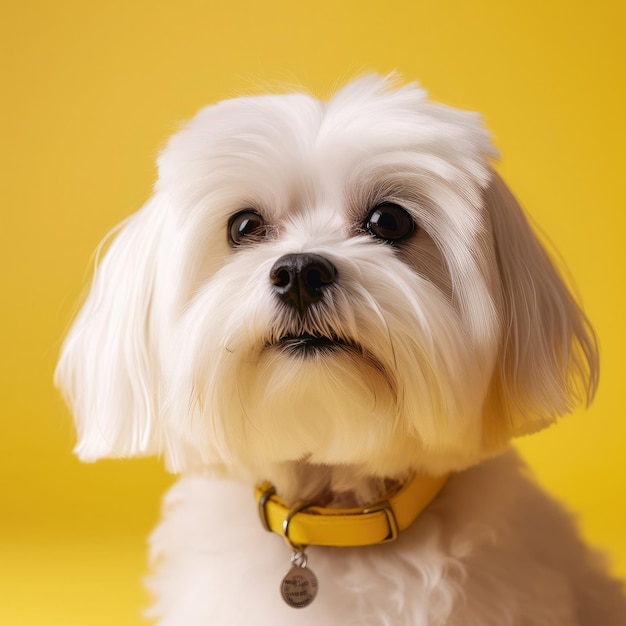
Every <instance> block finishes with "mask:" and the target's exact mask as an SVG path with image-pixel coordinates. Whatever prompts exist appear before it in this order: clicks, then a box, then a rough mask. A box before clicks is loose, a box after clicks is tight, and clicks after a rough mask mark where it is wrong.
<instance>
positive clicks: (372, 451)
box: [56, 77, 626, 626]
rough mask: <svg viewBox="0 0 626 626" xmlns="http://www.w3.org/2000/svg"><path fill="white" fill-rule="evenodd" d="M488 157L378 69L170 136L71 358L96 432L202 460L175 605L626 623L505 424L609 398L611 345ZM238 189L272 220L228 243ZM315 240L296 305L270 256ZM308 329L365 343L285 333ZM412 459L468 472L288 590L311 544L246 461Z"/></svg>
mask: <svg viewBox="0 0 626 626" xmlns="http://www.w3.org/2000/svg"><path fill="white" fill-rule="evenodd" d="M494 156H495V151H494V149H493V148H492V147H491V145H490V142H489V136H488V134H487V132H486V131H485V130H484V128H483V126H482V123H481V119H480V117H479V116H477V115H475V114H471V113H466V112H461V111H457V110H454V109H451V108H448V107H445V106H442V105H439V104H434V103H431V102H429V101H427V100H426V99H425V94H424V92H423V91H421V90H420V89H419V88H417V87H416V86H415V85H408V86H404V87H397V86H395V85H393V84H392V81H390V80H389V79H380V78H378V77H366V78H363V79H360V80H357V81H355V82H353V83H351V84H349V85H348V86H347V87H345V88H344V89H342V90H341V91H339V92H338V93H337V94H336V95H335V96H334V97H333V98H332V99H331V100H330V101H329V102H320V101H318V100H316V99H314V98H312V97H310V96H308V95H303V94H292V95H280V96H275V95H269V96H261V97H253V98H240V99H236V100H230V101H226V102H222V103H219V104H217V105H215V106H211V107H208V108H206V109H204V110H203V111H201V112H200V113H199V114H198V115H197V116H196V118H195V119H193V120H192V121H191V122H190V123H189V124H188V125H186V126H185V127H184V128H183V129H181V130H180V131H179V132H178V133H177V134H176V135H175V136H174V137H173V138H172V139H171V140H170V142H169V144H168V145H167V147H166V149H165V150H164V151H163V153H162V155H161V156H160V158H159V179H158V182H157V184H156V188H155V192H154V195H153V197H152V198H151V199H150V200H149V201H148V203H147V204H146V205H145V206H144V208H143V209H142V210H141V211H139V212H138V213H136V214H135V215H133V216H131V217H130V218H129V219H128V220H127V221H126V222H125V223H124V224H122V225H121V227H120V229H119V230H118V232H117V233H116V235H115V238H114V240H113V241H112V243H111V245H110V247H109V249H108V250H107V252H106V254H105V256H104V258H103V260H102V262H101V263H100V264H99V266H98V268H97V270H96V273H95V276H94V280H93V286H92V289H91V293H90V295H89V296H88V298H87V301H86V302H85V304H84V306H83V308H82V310H81V312H80V314H79V315H78V317H77V319H76V321H75V323H74V326H73V327H72V329H71V331H70V333H69V335H68V337H67V339H66V343H65V345H64V348H63V351H62V355H61V359H60V362H59V365H58V369H57V375H56V380H57V384H58V385H59V386H60V387H61V388H62V390H63V391H64V393H65V396H66V398H67V400H68V403H69V404H70V406H71V408H72V410H73V413H74V416H75V419H76V424H77V429H78V435H79V440H78V445H77V449H76V450H77V453H78V455H79V456H80V458H82V459H84V460H88V461H91V460H95V459H98V458H101V457H107V456H129V455H138V454H153V453H159V454H161V455H163V456H164V458H165V460H166V463H167V466H168V467H169V468H170V469H171V470H172V471H175V472H185V474H186V475H185V476H184V477H183V478H182V479H181V481H180V482H179V483H178V484H177V485H176V486H175V487H174V488H173V489H172V491H171V492H170V494H169V495H168V497H167V499H166V506H165V513H164V521H163V523H162V525H161V526H160V527H159V528H158V529H157V530H156V532H155V533H154V535H153V538H152V547H153V554H154V558H155V562H156V565H155V568H156V574H155V575H154V577H153V578H152V580H151V587H152V588H153V589H154V590H155V593H156V596H157V599H156V602H155V605H154V607H153V615H155V616H157V617H159V620H160V621H159V624H161V625H162V626H166V625H167V626H181V625H183V624H184V625H185V626H208V625H211V626H216V625H229V626H231V625H232V624H238V625H239V624H240V625H245V624H268V625H269V624H271V625H273V626H279V625H281V624H290V625H291V624H300V625H307V624H337V625H339V624H341V625H347V624H359V625H370V624H371V625H374V624H377V625H383V624H385V625H387V624H393V625H404V624H407V625H409V624H410V625H425V626H426V625H428V626H435V625H440V624H441V625H443V624H445V625H447V626H457V625H459V626H461V625H462V626H472V625H474V624H476V625H491V624H493V625H498V626H501V625H504V624H506V625H511V626H517V625H519V626H522V625H524V626H550V625H552V624H554V625H555V626H556V625H559V626H563V625H572V626H574V625H581V626H582V625H592V624H593V625H594V626H595V625H598V624H603V625H604V626H610V625H612V624H615V625H617V624H623V623H624V620H626V609H625V605H624V601H623V599H622V597H621V589H620V585H619V584H618V583H617V582H614V581H612V580H610V579H609V578H608V577H607V576H605V575H604V574H602V572H601V568H600V566H599V565H597V564H596V563H595V559H594V557H593V556H592V554H591V553H589V552H588V551H587V550H586V549H585V548H584V546H583V545H582V544H581V543H580V541H579V540H578V539H577V537H576V534H575V532H574V531H573V527H572V525H571V523H570V521H569V520H568V518H567V516H566V515H565V514H563V513H562V512H561V511H560V510H559V509H558V507H557V506H556V505H555V504H554V503H552V502H551V501H550V500H549V499H548V498H547V497H546V496H545V495H543V494H542V493H541V492H540V491H539V490H538V489H537V487H535V486H534V484H533V483H532V481H530V480H529V479H528V478H527V477H526V476H525V474H524V471H523V470H522V468H521V467H520V463H519V461H518V460H517V459H516V458H515V457H514V455H513V454H512V453H511V452H507V451H506V450H507V448H508V445H509V441H510V439H511V437H514V436H517V435H521V434H526V433H530V432H534V431H536V430H539V429H541V428H543V427H545V426H547V425H549V424H551V423H552V422H554V421H555V420H556V418H557V417H558V416H560V415H562V414H564V413H567V412H569V411H571V410H572V408H573V407H575V406H576V405H577V404H578V403H579V402H581V401H582V402H585V401H589V400H590V399H591V397H592V396H593V393H594V391H595V387H596V384H597V355H596V346H595V339H594V336H593V332H592V330H591V328H590V326H589V324H588V322H587V320H586V318H585V316H584V314H583V313H582V311H581V310H580V308H579V307H578V305H577V304H576V302H575V300H574V299H573V298H572V296H571V295H570V293H569V292H568V290H567V288H566V287H565V285H564V284H563V282H562V280H561V278H560V277H559V275H558V273H557V271H556V270H555V268H554V266H553V264H552V263H551V261H550V259H549V257H548V256H547V254H546V253H545V251H544V250H543V248H542V246H541V245H540V243H539V242H538V240H537V239H536V237H535V235H534V234H533V232H532V230H531V228H530V227H529V225H528V223H527V221H526V219H525V218H524V216H523V214H522V212H521V210H520V208H519V206H518V204H517V202H516V201H515V199H514V198H513V197H512V195H511V194H510V192H509V191H508V189H507V188H506V186H505V185H504V183H503V182H502V181H501V180H500V179H499V177H498V176H497V174H496V173H495V172H494V170H493V169H492V167H491V165H490V159H491V158H492V157H494ZM383 202H392V203H394V204H396V205H400V206H402V207H403V208H404V209H405V210H406V211H407V212H408V213H409V214H410V215H411V217H412V219H413V221H414V222H415V224H416V225H417V230H416V231H415V232H414V234H413V235H412V236H411V237H409V238H408V239H407V240H406V241H403V242H401V243H399V244H397V245H391V244H389V243H386V242H383V241H380V240H377V239H376V238H375V237H373V236H372V235H371V234H370V233H369V232H367V230H366V229H365V228H364V220H365V219H366V216H367V214H368V213H369V211H370V210H371V209H372V208H374V207H376V206H377V205H379V204H380V203H383ZM242 209H251V210H254V211H256V212H257V213H259V214H260V215H262V216H263V219H264V221H265V227H264V230H263V231H262V233H259V236H258V237H255V238H252V240H251V241H249V242H248V243H245V242H244V244H243V245H240V246H231V245H229V242H228V236H227V229H228V223H229V219H230V218H231V216H232V215H234V214H236V213H237V212H238V211H241V210H242ZM293 253H314V254H317V255H321V256H323V257H324V258H325V259H327V260H328V261H329V262H330V263H332V265H333V266H334V267H335V268H336V271H337V279H336V280H335V281H334V282H333V283H332V285H330V286H329V287H328V288H327V289H325V290H324V297H323V298H322V299H321V300H320V301H319V302H315V303H314V304H313V305H312V306H311V307H309V308H308V309H307V310H306V312H305V313H304V314H302V315H297V314H296V312H295V310H294V309H293V308H292V307H290V306H288V305H286V304H285V303H284V302H282V301H281V300H280V299H279V298H278V297H277V296H276V293H275V290H274V289H273V286H272V284H271V282H270V279H269V276H270V270H271V268H272V266H273V265H274V263H275V262H276V261H277V260H278V259H279V258H281V257H282V256H283V255H286V254H293ZM304 333H306V334H309V335H316V336H324V337H333V338H340V339H342V340H344V341H346V342H349V344H350V345H351V346H353V347H352V348H350V349H339V350H333V351H327V350H314V351H302V352H301V353H296V352H294V351H292V350H286V349H284V346H282V344H281V343H280V341H281V338H284V337H285V336H292V335H302V334H304ZM416 470H417V471H422V472H427V473H430V474H434V475H437V474H440V473H444V472H449V471H453V472H455V474H454V476H453V478H452V479H451V480H450V481H449V482H448V484H447V485H446V487H445V488H444V491H443V492H442V493H441V494H440V496H439V497H438V499H437V500H436V501H435V502H434V503H433V504H432V505H431V506H430V507H429V508H428V509H427V511H426V512H425V513H423V514H422V516H420V518H419V519H418V520H417V522H416V523H415V524H414V525H413V526H412V527H411V528H410V529H409V530H407V531H405V532H404V533H403V534H402V535H401V537H400V538H399V540H398V541H397V542H395V543H393V544H387V545H382V546H377V547H372V548H355V549H339V548H310V551H309V554H310V563H311V566H312V568H313V569H314V570H315V572H316V574H317V575H318V578H319V580H320V594H319V596H318V598H317V600H316V601H315V602H314V604H313V605H312V606H311V607H309V608H307V609H302V610H299V611H296V610H294V609H291V608H289V607H287V606H286V605H283V603H282V600H281V599H280V597H279V593H278V591H277V586H278V583H279V581H280V579H281V578H282V575H283V574H284V571H285V569H286V568H287V566H288V557H289V553H288V550H287V548H286V546H285V545H284V543H283V542H282V540H281V539H280V538H278V537H277V536H274V535H270V534H268V533H266V532H265V531H263V529H262V528H261V526H260V523H259V521H258V518H257V514H256V510H255V504H254V501H253V498H252V491H251V487H252V485H254V484H255V483H257V482H259V481H261V480H265V479H269V480H271V481H272V482H273V483H274V484H275V485H276V488H277V490H278V493H279V494H280V495H281V496H282V497H283V498H284V499H285V500H287V501H288V502H295V501H299V500H304V499H315V498H316V496H317V497H319V496H320V494H324V498H325V500H328V499H329V497H330V500H331V505H333V504H334V505H337V506H341V505H353V504H367V503H371V502H375V501H376V500H377V499H379V498H380V497H381V496H382V495H384V489H385V487H384V484H385V479H394V480H403V479H404V478H405V477H406V476H407V475H409V474H410V473H411V472H413V471H416ZM329 494H330V495H329Z"/></svg>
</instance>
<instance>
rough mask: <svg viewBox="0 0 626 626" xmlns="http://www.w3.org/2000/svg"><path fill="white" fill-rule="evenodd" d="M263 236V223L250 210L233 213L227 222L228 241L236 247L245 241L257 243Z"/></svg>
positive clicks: (261, 219) (256, 214)
mask: <svg viewBox="0 0 626 626" xmlns="http://www.w3.org/2000/svg"><path fill="white" fill-rule="evenodd" d="M264 235H265V221H264V219H263V217H262V216H261V215H259V214H258V213H257V212H256V211H252V210H251V209H246V210H245V211H239V213H235V215H233V216H232V217H231V218H230V220H229V221H228V241H229V243H230V245H231V246H238V245H240V244H242V243H244V242H245V241H244V240H247V241H258V240H259V239H261V238H263V236H264Z"/></svg>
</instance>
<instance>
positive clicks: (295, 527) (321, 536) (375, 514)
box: [255, 474, 448, 549]
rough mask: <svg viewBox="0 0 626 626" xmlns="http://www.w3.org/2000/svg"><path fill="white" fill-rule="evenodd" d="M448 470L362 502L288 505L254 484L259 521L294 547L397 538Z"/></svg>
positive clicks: (349, 544)
mask: <svg viewBox="0 0 626 626" xmlns="http://www.w3.org/2000/svg"><path fill="white" fill-rule="evenodd" d="M447 480H448V475H444V476H438V477H433V476H427V475H425V474H416V475H414V476H413V477H412V478H411V480H409V481H408V482H407V483H406V484H405V485H404V486H403V487H402V488H400V489H399V490H398V491H396V492H395V493H392V494H389V495H388V496H387V498H386V499H384V500H382V501H381V502H378V503H376V504H373V505H371V506H366V507H360V508H359V507H357V508H349V509H333V508H327V507H321V506H314V505H309V504H301V505H297V506H296V507H294V508H289V507H288V506H287V505H286V504H285V503H284V502H283V501H282V500H281V499H280V498H279V497H278V496H277V495H275V494H276V492H275V489H274V487H273V486H272V485H271V484H270V483H268V482H265V483H261V484H260V485H257V487H256V489H255V498H256V501H257V504H258V507H259V515H260V517H261V523H262V524H263V526H264V527H265V529H266V530H268V531H271V532H275V533H277V534H279V535H281V536H282V537H284V538H285V539H286V540H287V542H288V543H289V544H290V545H291V546H292V547H293V548H294V549H300V548H301V547H303V546H310V545H313V546H337V547H354V546H371V545H375V544H378V543H386V542H389V541H393V540H394V539H396V537H397V536H398V534H399V533H400V532H401V531H403V530H405V529H406V528H408V527H409V526H410V525H411V524H412V523H413V522H414V521H415V520H416V518H417V516H418V515H419V514H420V513H421V512H422V511H423V510H424V509H425V508H426V507H427V506H428V505H429V504H430V503H431V502H432V501H433V500H434V499H435V497H436V496H437V494H438V493H439V492H440V491H441V489H442V488H443V486H444V485H445V483H446V481H447Z"/></svg>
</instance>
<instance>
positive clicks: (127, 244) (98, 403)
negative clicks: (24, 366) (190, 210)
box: [55, 199, 164, 461]
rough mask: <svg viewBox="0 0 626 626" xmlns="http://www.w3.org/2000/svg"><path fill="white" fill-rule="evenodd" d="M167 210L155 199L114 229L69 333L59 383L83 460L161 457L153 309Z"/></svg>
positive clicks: (62, 357)
mask: <svg viewBox="0 0 626 626" xmlns="http://www.w3.org/2000/svg"><path fill="white" fill-rule="evenodd" d="M163 216H164V211H163V208H162V206H161V205H160V204H159V201H157V200H155V199H152V200H150V201H149V202H148V203H147V204H146V205H145V206H144V207H143V209H141V210H140V211H139V212H137V213H135V214H134V215H132V216H131V217H130V218H128V219H127V220H126V221H125V222H123V223H122V224H121V225H120V227H119V228H118V229H117V231H116V233H114V234H113V235H112V236H114V239H113V242H112V243H111V245H110V247H109V249H108V250H107V252H106V254H105V255H104V257H103V259H102V261H101V262H100V263H97V267H96V270H95V273H94V277H93V281H92V285H91V289H90V292H89V295H88V296H87V299H86V301H85V303H84V304H83V307H82V309H81V310H80V312H79V314H78V316H77V317H76V320H75V321H74V323H73V326H72V328H71V329H70V331H69V333H68V335H67V337H66V339H65V342H64V345H63V348H62V351H61V356H60V360H59V363H58V365H57V369H56V372H55V384H56V385H57V386H58V387H59V388H60V389H61V391H62V392H63V394H64V396H65V399H66V401H67V403H68V405H69V406H70V408H71V410H72V412H73V415H74V419H75V422H76V428H77V432H78V443H77V445H76V448H75V452H76V454H77V455H78V456H79V457H80V458H81V459H82V460H85V461H94V460H96V459H98V458H102V457H107V456H130V455H137V454H149V453H153V452H156V451H157V448H158V441H157V435H156V434H155V431H156V424H157V420H158V412H159V410H158V406H156V403H157V400H156V399H155V398H154V395H153V390H154V389H158V382H157V378H158V375H159V374H158V369H157V365H156V359H155V355H154V354H153V351H154V350H155V346H154V342H153V341H151V340H150V335H151V333H152V330H153V329H152V328H151V326H152V324H153V323H154V320H153V319H151V304H152V298H153V286H154V281H155V277H156V272H157V267H158V262H157V257H158V250H159V240H160V238H161V236H162V224H163V219H164V217H163Z"/></svg>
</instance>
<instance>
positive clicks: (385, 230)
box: [363, 202, 415, 242]
mask: <svg viewBox="0 0 626 626" xmlns="http://www.w3.org/2000/svg"><path fill="white" fill-rule="evenodd" d="M363 226H364V227H365V230H367V232H368V233H370V234H371V235H373V236H374V237H376V238H377V239H382V240H383V241H389V242H396V241H402V240H403V239H406V238H407V237H409V236H410V235H411V234H412V233H413V231H414V230H415V222H414V221H413V218H412V217H411V216H410V215H409V213H408V212H407V211H406V210H405V209H403V208H402V207H401V206H399V205H397V204H393V202H383V203H382V204H379V205H378V206H376V207H374V208H373V209H372V210H371V211H370V212H369V214H368V215H367V217H366V218H365V222H364V224H363Z"/></svg>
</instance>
